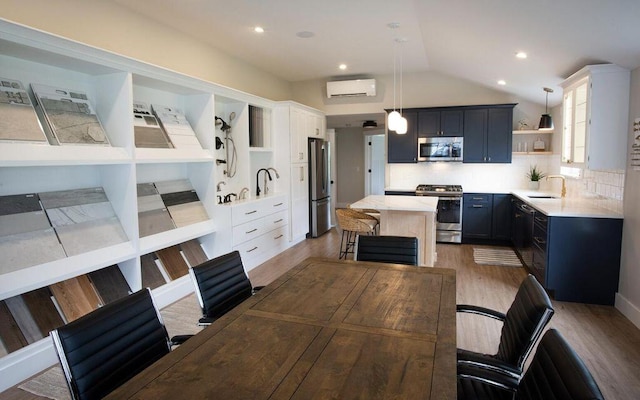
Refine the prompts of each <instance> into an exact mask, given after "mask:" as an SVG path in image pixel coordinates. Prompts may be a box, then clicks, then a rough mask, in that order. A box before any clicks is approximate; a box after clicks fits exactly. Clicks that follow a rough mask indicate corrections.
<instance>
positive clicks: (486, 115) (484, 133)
mask: <svg viewBox="0 0 640 400" xmlns="http://www.w3.org/2000/svg"><path fill="white" fill-rule="evenodd" d="M514 107H515V104H501V105H495V106H487V107H469V108H467V109H465V111H464V121H463V126H464V129H463V131H464V162H465V163H511V144H512V135H513V108H514Z"/></svg>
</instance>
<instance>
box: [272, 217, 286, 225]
mask: <svg viewBox="0 0 640 400" xmlns="http://www.w3.org/2000/svg"><path fill="white" fill-rule="evenodd" d="M282 221H284V219H282V218H280V219H279V220H277V221H273V223H274V224H277V223H280V222H282Z"/></svg>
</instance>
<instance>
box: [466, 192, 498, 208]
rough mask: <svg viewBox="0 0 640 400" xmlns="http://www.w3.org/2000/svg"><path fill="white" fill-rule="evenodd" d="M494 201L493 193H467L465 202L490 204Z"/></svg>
mask: <svg viewBox="0 0 640 400" xmlns="http://www.w3.org/2000/svg"><path fill="white" fill-rule="evenodd" d="M492 202H493V194H485V193H465V194H464V204H465V206H466V205H472V204H477V205H490V204H491V203H492Z"/></svg>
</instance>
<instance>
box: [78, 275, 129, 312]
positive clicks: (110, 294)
mask: <svg viewBox="0 0 640 400" xmlns="http://www.w3.org/2000/svg"><path fill="white" fill-rule="evenodd" d="M88 275H89V279H91V282H92V283H93V286H94V287H95V288H96V291H97V292H98V295H99V296H100V298H101V299H102V302H103V303H104V304H108V303H111V302H112V301H115V300H118V299H121V298H123V297H127V296H128V295H129V294H130V293H131V288H130V287H129V284H128V283H127V280H126V279H125V277H124V275H122V271H120V268H118V266H117V265H111V266H109V267H106V268H102V269H99V270H97V271H93V272H89V274H88Z"/></svg>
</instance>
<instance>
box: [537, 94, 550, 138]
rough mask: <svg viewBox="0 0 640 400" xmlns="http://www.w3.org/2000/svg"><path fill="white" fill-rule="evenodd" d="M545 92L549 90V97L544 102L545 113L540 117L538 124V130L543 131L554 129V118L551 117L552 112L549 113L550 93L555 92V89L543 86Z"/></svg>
mask: <svg viewBox="0 0 640 400" xmlns="http://www.w3.org/2000/svg"><path fill="white" fill-rule="evenodd" d="M542 90H544V91H545V92H547V97H546V100H545V102H544V114H542V116H541V117H540V124H539V125H538V130H541V131H550V130H552V129H553V119H552V118H551V114H549V108H548V107H549V93H553V89H550V88H542Z"/></svg>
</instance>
